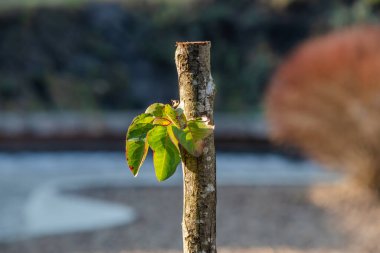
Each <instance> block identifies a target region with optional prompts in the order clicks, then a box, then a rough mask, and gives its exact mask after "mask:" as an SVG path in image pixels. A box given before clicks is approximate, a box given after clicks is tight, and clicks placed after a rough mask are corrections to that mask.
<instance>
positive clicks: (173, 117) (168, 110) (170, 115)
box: [164, 105, 180, 127]
mask: <svg viewBox="0 0 380 253" xmlns="http://www.w3.org/2000/svg"><path fill="white" fill-rule="evenodd" d="M164 115H165V117H166V118H167V119H169V120H170V121H171V122H172V123H173V124H174V125H175V126H177V127H180V122H179V120H178V115H177V112H176V111H175V109H174V108H173V107H171V106H170V105H165V109H164Z"/></svg>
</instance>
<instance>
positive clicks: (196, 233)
mask: <svg viewBox="0 0 380 253" xmlns="http://www.w3.org/2000/svg"><path fill="white" fill-rule="evenodd" d="M176 46H177V49H176V52H175V62H176V66H177V71H178V83H179V94H180V100H181V102H183V103H184V113H185V115H186V117H187V119H194V118H197V117H202V116H206V117H207V118H209V119H210V122H211V123H212V124H214V123H213V122H214V118H213V110H214V97H215V85H214V82H213V79H212V77H211V71H210V48H211V43H210V42H209V41H204V42H178V43H177V45H176ZM181 157H182V167H183V175H184V176H183V180H184V186H183V187H184V204H183V219H182V233H183V249H184V252H185V253H211V252H216V241H215V239H216V163H215V146H214V135H213V134H212V135H211V136H209V137H207V138H206V139H205V141H204V149H203V153H202V155H201V156H200V157H194V156H192V155H191V154H189V153H187V152H186V150H184V149H181Z"/></svg>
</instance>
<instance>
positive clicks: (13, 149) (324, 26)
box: [0, 0, 380, 253]
mask: <svg viewBox="0 0 380 253" xmlns="http://www.w3.org/2000/svg"><path fill="white" fill-rule="evenodd" d="M379 13H380V1H377V0H363V1H355V0H334V1H327V0H322V1H314V0H266V1H264V0H255V1H248V0H240V1H231V0H219V1H216V0H203V1H202V0H183V1H176V0H114V1H111V0H99V1H95V0H94V1H90V0H12V1H10V0H9V1H7V0H3V1H0V252H1V253H21V252H24V253H32V252H33V253H37V252H38V253H45V252H46V253H52V252H54V253H60V252H70V253H90V252H91V253H95V252H96V253H103V252H169V251H170V252H171V251H173V252H179V251H180V249H181V245H182V241H181V228H180V223H181V212H182V189H181V187H182V186H181V170H180V169H178V171H177V172H176V174H175V177H173V178H171V179H169V180H168V181H167V182H164V183H160V184H158V183H157V181H156V179H155V177H154V171H153V166H152V161H151V159H148V161H147V162H146V163H145V165H144V166H143V168H142V169H141V173H140V175H139V176H138V177H137V178H133V176H132V174H130V172H129V170H128V168H127V166H126V164H125V161H124V159H125V158H124V142H125V133H126V131H127V128H128V125H129V124H130V122H131V120H132V118H133V117H134V116H135V115H136V114H138V113H141V112H143V111H144V110H145V108H146V107H147V106H148V105H150V104H151V103H153V102H162V103H169V102H170V100H171V99H177V98H178V88H177V73H176V69H175V64H174V50H175V42H176V41H194V40H197V41H198V40H210V41H211V42H212V50H211V55H212V59H211V65H212V73H213V78H214V80H215V83H216V85H217V98H216V105H215V106H216V108H215V111H216V112H215V114H216V115H215V118H216V132H215V136H216V148H217V152H218V155H217V164H218V173H219V174H218V184H219V186H220V188H219V191H218V194H219V202H218V223H217V227H218V239H217V242H218V245H219V246H220V249H221V252H239V251H241V252H343V250H347V249H348V248H349V249H353V250H354V251H353V252H378V251H376V249H378V248H377V247H378V246H377V245H376V239H374V238H376V237H377V236H379V233H377V230H376V229H373V230H371V231H372V233H369V234H368V233H366V235H365V236H364V237H358V236H357V234H356V233H358V232H357V231H355V229H358V228H357V226H359V225H358V224H360V226H361V227H360V228H361V229H362V230H360V229H358V231H361V232H363V231H367V230H366V229H367V228H368V224H371V222H370V220H371V219H375V218H376V217H378V215H379V214H378V213H379V212H378V211H373V210H374V209H373V208H372V209H371V212H373V213H371V214H372V216H371V218H367V219H369V221H368V222H366V221H362V217H363V216H362V215H360V214H361V213H362V212H365V211H363V210H362V209H360V207H361V206H363V205H362V204H363V203H361V204H357V206H355V207H358V208H359V209H355V208H354V209H353V208H352V206H350V205H351V204H347V203H346V200H345V199H343V200H340V202H339V201H338V202H339V205H338V204H336V203H335V205H333V206H331V205H330V204H326V203H330V202H334V200H336V198H337V195H339V193H336V192H335V190H332V189H331V187H332V186H331V185H332V183H336V182H338V181H339V180H340V178H341V175H340V174H339V173H337V172H334V171H329V170H323V169H321V168H320V167H319V166H318V165H316V164H315V163H314V162H311V161H309V160H307V159H305V158H304V156H303V155H302V154H301V152H299V151H298V150H297V149H294V148H289V147H277V146H274V145H272V144H271V142H270V141H269V137H268V126H267V123H266V120H265V117H264V115H263V114H264V111H265V107H264V106H263V96H264V94H265V92H266V89H267V86H268V83H269V81H270V80H271V76H272V75H273V73H274V71H275V70H276V68H277V67H278V66H279V65H280V64H281V63H282V61H283V60H284V59H285V57H286V56H287V55H288V54H289V53H290V52H292V50H293V49H294V48H296V47H297V45H299V44H300V43H301V42H303V41H305V40H307V39H309V38H313V37H315V36H318V35H322V34H325V33H327V32H330V31H335V30H339V29H341V28H344V27H348V26H351V25H354V24H361V23H377V22H378V21H379V19H380V17H379ZM149 156H150V155H149ZM334 189H335V188H334ZM334 194H335V195H334ZM326 195H329V196H330V197H331V199H327V200H326V199H325V198H326ZM339 196H341V194H340V195H339ZM360 196H361V195H360ZM338 199H339V198H338ZM359 199H361V201H363V199H362V198H359ZM366 201H372V200H366ZM365 203H367V202H365ZM370 203H372V202H370ZM345 204H347V205H348V207H347V208H348V209H350V210H354V211H353V213H354V214H352V215H356V216H357V217H359V218H358V222H357V223H354V224H351V223H349V224H348V225H347V224H346V221H347V220H348V219H347V220H343V221H340V220H339V221H338V220H337V219H336V215H338V216H339V212H340V209H339V208H343V207H346V206H345ZM374 205H375V204H374ZM371 206H372V204H371ZM375 207H376V208H379V207H377V206H376V205H375ZM376 208H375V209H376ZM376 210H380V208H379V209H376ZM367 211H368V210H367ZM357 213H360V214H359V215H358V214H357ZM367 214H368V212H367ZM350 215H351V213H350ZM356 216H355V217H356ZM351 218H352V217H351ZM351 220H352V219H351ZM363 224H364V225H363ZM354 227H355V229H354ZM352 238H356V239H352ZM348 242H350V243H348ZM355 250H358V251H355ZM371 250H375V251H371ZM345 252H347V251H345Z"/></svg>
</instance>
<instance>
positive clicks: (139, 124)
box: [126, 103, 214, 181]
mask: <svg viewBox="0 0 380 253" xmlns="http://www.w3.org/2000/svg"><path fill="white" fill-rule="evenodd" d="M213 130H214V126H213V125H210V124H209V120H207V119H205V118H198V119H194V120H187V119H186V117H185V115H184V113H183V110H182V108H181V107H178V106H174V107H173V106H171V105H169V104H162V103H154V104H152V105H150V106H149V107H148V108H147V109H146V111H145V113H142V114H140V115H138V116H137V117H136V118H134V119H133V121H132V123H131V125H130V126H129V129H128V132H127V139H126V158H127V162H128V166H129V168H130V170H131V172H132V173H133V175H134V176H137V174H138V172H139V170H140V167H141V165H142V164H143V162H144V160H145V158H146V155H147V153H148V149H149V147H150V148H151V149H152V151H153V164H154V168H155V172H156V177H157V179H158V181H163V180H166V179H168V178H169V177H170V176H172V175H173V174H174V172H175V171H176V168H177V166H178V164H179V162H180V161H181V154H180V147H183V149H185V150H186V151H187V152H188V153H190V154H191V155H193V156H195V157H197V156H199V155H201V154H202V151H203V139H204V138H206V137H207V136H209V135H210V134H211V133H212V132H213Z"/></svg>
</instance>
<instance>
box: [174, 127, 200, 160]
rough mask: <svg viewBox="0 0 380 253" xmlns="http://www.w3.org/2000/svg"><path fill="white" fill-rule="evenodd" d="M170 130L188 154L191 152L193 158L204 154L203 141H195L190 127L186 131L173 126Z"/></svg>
mask: <svg viewBox="0 0 380 253" xmlns="http://www.w3.org/2000/svg"><path fill="white" fill-rule="evenodd" d="M170 128H171V130H172V131H173V134H174V136H175V137H176V139H177V140H178V142H179V143H180V144H181V146H182V147H184V148H185V149H186V151H187V152H189V153H190V154H192V155H193V156H200V155H201V154H202V150H203V141H202V140H198V141H195V140H194V137H193V135H192V133H191V132H190V130H189V128H188V127H186V128H185V129H180V128H177V127H175V126H171V127H170Z"/></svg>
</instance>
